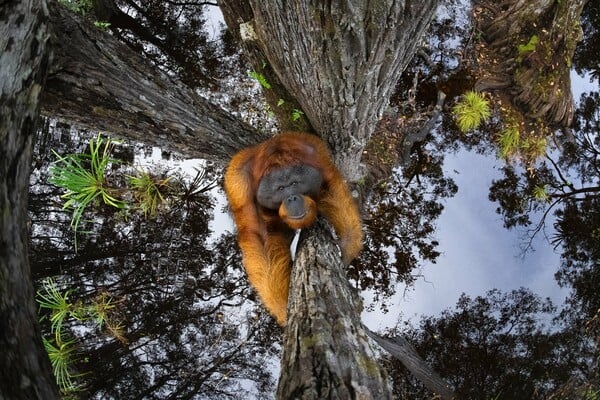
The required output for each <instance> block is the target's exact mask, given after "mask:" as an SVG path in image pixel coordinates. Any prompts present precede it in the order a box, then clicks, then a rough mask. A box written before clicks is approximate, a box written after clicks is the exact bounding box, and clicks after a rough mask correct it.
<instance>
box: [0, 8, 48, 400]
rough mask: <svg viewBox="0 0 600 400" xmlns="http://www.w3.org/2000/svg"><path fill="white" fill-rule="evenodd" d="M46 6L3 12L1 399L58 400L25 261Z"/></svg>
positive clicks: (44, 63) (44, 66) (44, 52)
mask: <svg viewBox="0 0 600 400" xmlns="http://www.w3.org/2000/svg"><path fill="white" fill-rule="evenodd" d="M48 37H49V33H48V10H47V8H46V2H45V1H3V2H2V5H1V6H0V218H1V220H0V349H2V350H1V351H0V399H11V400H18V399H24V400H25V399H27V400H33V399H44V400H45V399H57V398H58V391H57V389H56V386H55V384H54V377H53V376H52V372H51V368H50V363H49V360H48V356H47V354H46V352H45V350H44V348H43V346H42V342H41V338H42V336H41V331H40V328H39V326H38V324H37V315H36V307H35V302H34V299H33V296H34V290H33V285H32V284H31V276H30V275H31V274H30V270H29V260H28V257H27V246H28V233H27V194H28V190H29V172H30V164H31V152H32V137H33V135H34V133H35V123H36V121H37V119H38V114H39V108H38V97H39V94H40V92H41V90H42V88H43V84H44V79H45V75H46V72H47V68H48V62H49V57H50V56H49V52H48V50H47V47H46V42H47V40H48Z"/></svg>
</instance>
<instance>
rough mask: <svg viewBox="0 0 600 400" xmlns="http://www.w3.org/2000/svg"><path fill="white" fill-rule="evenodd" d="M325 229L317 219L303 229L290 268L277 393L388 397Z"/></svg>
mask: <svg viewBox="0 0 600 400" xmlns="http://www.w3.org/2000/svg"><path fill="white" fill-rule="evenodd" d="M329 232H330V228H329V227H328V226H327V224H325V223H324V222H323V220H322V219H320V220H319V222H318V223H317V224H316V225H315V226H314V227H313V228H311V229H310V230H309V231H308V234H305V233H304V232H303V239H301V242H303V243H302V244H301V245H300V249H301V250H300V251H299V253H298V255H297V259H296V261H295V263H294V268H293V270H292V278H291V282H292V283H291V288H290V297H289V301H288V316H289V317H288V322H287V326H286V334H285V338H284V344H283V356H282V361H281V371H282V372H281V376H280V379H279V386H278V388H277V398H278V399H387V398H390V397H391V393H390V388H389V386H388V382H387V377H386V375H385V372H384V371H383V370H382V369H381V368H380V366H379V365H378V363H377V358H376V357H375V353H374V351H373V349H372V348H371V346H370V343H369V340H368V336H367V333H366V332H365V330H364V328H363V326H362V324H361V322H360V312H359V311H360V309H361V308H362V305H361V302H360V299H359V297H358V295H357V293H356V291H355V290H354V289H353V288H351V287H350V285H348V279H347V278H346V274H345V272H344V268H343V265H342V263H341V260H340V256H339V250H338V249H337V247H336V246H335V245H334V244H333V238H332V237H331V234H330V233H329Z"/></svg>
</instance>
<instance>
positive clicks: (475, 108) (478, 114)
mask: <svg viewBox="0 0 600 400" xmlns="http://www.w3.org/2000/svg"><path fill="white" fill-rule="evenodd" d="M452 112H453V113H454V115H455V117H456V123H457V124H458V127H459V128H460V130H461V131H462V132H468V131H470V130H472V129H476V128H477V127H478V126H479V125H481V123H482V122H485V121H486V120H487V119H488V118H489V117H490V116H491V114H492V113H491V111H490V106H489V102H488V100H487V99H486V98H485V97H484V96H483V95H482V94H480V93H477V92H474V91H469V92H467V93H465V94H464V95H463V96H462V98H461V100H460V101H459V102H458V103H456V105H455V106H454V107H453V109H452Z"/></svg>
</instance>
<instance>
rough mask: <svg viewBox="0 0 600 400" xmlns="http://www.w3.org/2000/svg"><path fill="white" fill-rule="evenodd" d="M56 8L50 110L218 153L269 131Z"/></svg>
mask: <svg viewBox="0 0 600 400" xmlns="http://www.w3.org/2000/svg"><path fill="white" fill-rule="evenodd" d="M50 12H51V15H52V21H53V22H54V26H53V28H54V29H53V37H52V46H53V50H54V53H55V60H54V63H53V66H52V73H51V74H49V76H48V82H47V85H46V90H45V91H44V93H43V97H42V112H43V113H44V114H46V115H48V116H52V117H58V118H62V119H64V120H67V121H69V122H74V123H76V124H78V125H79V126H82V127H86V128H90V129H97V130H103V131H107V132H111V133H113V134H115V135H120V136H125V137H127V138H128V139H131V140H135V141H140V142H144V143H147V144H152V145H155V146H159V147H161V148H163V149H166V150H170V151H175V152H178V153H179V154H181V155H183V156H185V157H189V158H192V157H200V158H205V159H209V160H214V161H223V160H226V159H228V158H229V157H230V156H231V155H232V154H233V153H235V152H236V151H237V150H239V149H240V148H242V147H247V146H250V145H253V144H256V143H257V142H259V141H261V140H262V139H265V138H266V136H265V135H263V134H261V133H259V132H257V131H256V130H255V129H253V128H252V127H250V126H249V125H247V124H245V123H243V122H241V121H240V120H239V119H237V118H235V117H234V116H232V115H231V114H229V113H227V112H225V111H224V110H223V109H221V108H220V107H217V106H215V105H213V104H211V103H209V102H208V101H207V100H206V99H204V98H202V97H201V96H199V95H198V94H196V93H195V92H194V91H193V90H192V89H190V88H188V87H186V86H185V85H183V84H181V83H180V82H178V81H176V80H175V79H172V78H169V77H167V76H166V75H165V74H164V73H161V72H160V71H159V70H158V69H157V68H156V67H154V66H153V65H151V64H150V63H149V62H148V60H145V59H144V58H142V56H141V55H139V54H137V53H135V52H134V51H133V50H131V49H130V48H129V47H127V46H126V45H125V44H123V43H121V42H119V41H117V40H116V39H115V38H114V37H112V36H111V35H109V34H108V33H106V32H104V31H102V30H100V29H97V28H94V27H93V26H91V25H90V24H89V22H88V21H84V20H83V19H82V18H80V17H78V16H76V15H74V14H72V13H70V12H68V11H67V10H65V9H64V8H63V7H61V6H60V5H58V4H57V3H56V2H51V4H50Z"/></svg>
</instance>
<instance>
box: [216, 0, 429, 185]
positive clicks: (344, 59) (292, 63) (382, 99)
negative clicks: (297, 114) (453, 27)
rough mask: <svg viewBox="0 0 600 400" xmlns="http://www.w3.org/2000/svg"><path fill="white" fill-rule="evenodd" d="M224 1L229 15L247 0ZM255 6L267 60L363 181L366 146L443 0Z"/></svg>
mask: <svg viewBox="0 0 600 400" xmlns="http://www.w3.org/2000/svg"><path fill="white" fill-rule="evenodd" d="M222 3H224V4H225V5H226V7H222V8H223V9H224V11H225V12H226V10H227V9H228V8H229V9H232V8H235V7H236V6H237V5H238V4H239V3H242V4H243V5H244V6H246V7H247V3H248V2H247V1H243V0H242V1H240V0H223V1H222ZM249 3H250V6H251V10H252V14H253V15H252V20H253V21H252V22H253V23H252V26H253V28H254V32H255V34H256V35H255V39H254V40H255V41H256V43H257V45H258V46H259V47H260V49H261V51H262V53H263V54H264V58H265V61H267V62H268V63H269V64H270V66H271V67H272V68H273V70H274V71H275V73H276V74H277V76H278V77H279V79H280V81H281V82H282V83H283V85H284V86H285V87H286V88H287V90H288V91H289V92H290V93H291V95H292V96H293V97H294V98H295V99H296V100H297V101H298V103H299V104H300V106H301V107H302V110H303V111H304V113H305V114H306V116H307V117H308V119H309V121H310V123H311V124H312V126H313V127H314V129H315V130H316V131H317V132H319V133H320V134H321V136H323V137H324V138H326V139H327V140H328V142H329V145H330V147H331V148H332V150H333V154H334V157H335V159H336V164H337V165H338V167H340V169H341V170H342V171H343V172H344V173H345V175H346V177H347V178H348V179H349V180H351V181H356V180H358V179H359V178H360V177H361V176H362V174H363V173H364V171H362V169H361V168H360V157H361V154H362V150H363V148H364V146H365V145H366V143H367V140H368V139H369V136H370V134H371V132H372V131H373V129H374V128H375V125H376V124H377V121H379V119H380V117H381V115H382V112H383V110H384V108H385V107H386V106H387V103H388V99H389V96H390V94H391V92H392V90H393V88H394V86H395V85H396V82H397V80H398V78H399V76H400V74H401V72H402V71H403V70H404V68H405V67H406V65H407V64H408V62H409V61H410V60H411V58H412V56H413V55H414V53H415V51H416V49H417V46H418V45H419V38H420V37H421V36H422V34H423V33H424V31H425V29H426V28H427V26H428V25H429V22H430V20H431V18H432V16H433V14H434V10H435V9H436V7H437V3H438V2H437V0H426V1H421V2H404V1H393V0H387V1H356V2H352V1H343V0H337V1H334V2H306V1H301V2H293V3H289V2H285V1H282V0H277V1H269V2H265V1H261V0H249ZM240 22H247V20H244V21H238V24H239V23H240ZM230 29H232V30H239V29H240V28H239V26H230Z"/></svg>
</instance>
